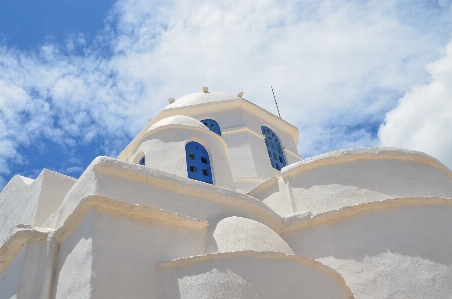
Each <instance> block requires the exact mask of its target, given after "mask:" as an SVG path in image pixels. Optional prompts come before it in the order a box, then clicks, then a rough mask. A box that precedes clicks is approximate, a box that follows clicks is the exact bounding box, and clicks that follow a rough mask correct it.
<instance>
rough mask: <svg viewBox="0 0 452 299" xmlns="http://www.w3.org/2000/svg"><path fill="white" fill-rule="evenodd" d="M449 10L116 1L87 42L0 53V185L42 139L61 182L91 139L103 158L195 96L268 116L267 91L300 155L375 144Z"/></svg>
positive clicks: (440, 41)
mask: <svg viewBox="0 0 452 299" xmlns="http://www.w3.org/2000/svg"><path fill="white" fill-rule="evenodd" d="M450 6H451V5H450V1H445V0H444V1H440V2H438V3H436V4H432V3H431V2H427V1H421V0H419V1H405V0H399V1H396V0H392V1H385V2H383V3H382V2H381V1H373V0H370V1H345V0H344V1H331V0H322V1H317V0H316V1H314V0H312V1H311V0H306V1H302V2H300V1H271V0H269V1H257V2H256V1H219V2H218V1H215V2H211V1H210V2H205V1H164V2H154V1H153V2H149V1H144V0H119V1H118V2H116V3H115V5H114V6H113V8H112V10H111V12H110V15H109V17H108V19H107V20H106V27H105V29H104V30H102V31H101V32H99V34H98V36H97V38H96V39H95V40H94V41H93V42H88V41H87V40H86V39H85V38H84V36H83V33H80V34H73V35H71V36H68V38H67V39H66V40H65V41H62V42H61V43H56V42H54V43H46V44H44V45H43V46H42V47H41V48H39V49H37V50H36V51H35V52H25V51H21V50H17V49H11V48H8V47H6V46H1V45H0V115H1V118H0V148H1V149H2V150H1V152H0V176H2V177H3V181H4V182H5V178H8V177H10V175H11V174H12V173H11V171H12V170H11V169H12V167H13V166H15V167H17V165H23V167H24V168H26V167H30V164H29V163H30V162H29V159H28V157H27V156H26V155H24V154H23V152H24V151H23V148H24V147H30V146H35V144H38V143H40V142H42V141H43V140H49V141H51V142H52V143H55V144H58V145H59V146H60V147H61V149H62V150H64V151H67V154H68V155H69V156H70V158H71V159H72V160H71V161H74V162H73V164H68V165H65V166H64V169H67V172H68V174H69V175H73V174H74V171H75V170H78V169H83V168H84V167H86V165H82V164H83V163H81V162H80V161H81V160H80V159H78V158H77V157H76V155H77V153H74V151H71V148H72V149H73V148H77V147H82V146H87V147H88V146H89V145H93V144H94V143H96V144H97V143H99V146H100V147H101V152H100V153H98V154H107V155H111V156H115V155H116V154H118V152H119V151H121V150H122V147H123V146H124V145H125V144H126V143H127V142H128V141H129V140H130V139H131V138H132V137H133V136H134V135H135V134H136V133H137V132H138V131H139V130H140V129H141V128H142V127H143V126H144V125H145V123H146V121H147V119H148V118H150V117H153V115H155V114H156V113H158V111H159V110H160V109H161V108H163V107H164V106H165V105H166V104H167V102H166V99H168V98H170V97H174V98H178V97H180V96H183V95H185V94H188V93H191V92H196V91H199V90H201V88H202V87H203V86H209V88H210V89H211V90H217V91H225V92H230V93H236V92H239V91H243V92H245V95H244V97H245V98H246V99H248V100H250V101H252V102H255V103H256V104H258V105H260V106H262V107H264V108H265V109H267V110H269V111H271V112H273V113H276V109H275V107H274V103H273V97H272V93H271V89H270V85H272V86H273V87H274V88H275V94H276V97H277V99H278V102H279V106H280V110H281V114H282V117H283V118H284V119H286V120H287V121H289V122H291V123H292V124H294V125H295V126H297V127H298V128H299V129H300V146H299V151H300V153H301V154H302V155H303V156H305V157H308V156H312V155H315V154H319V153H322V152H325V151H328V150H332V149H337V148H346V147H357V146H370V145H379V144H380V140H379V138H378V136H377V128H378V127H379V125H380V124H381V123H382V121H383V120H384V118H385V115H386V113H387V112H388V111H390V110H392V109H393V108H394V107H396V105H397V101H398V99H399V98H400V97H402V96H403V94H405V93H406V92H407V91H408V90H410V89H411V88H412V86H414V85H420V84H426V83H427V82H428V81H427V80H428V78H429V77H428V76H429V73H428V72H427V71H426V69H425V66H426V65H427V64H428V63H429V62H431V61H434V60H436V59H438V57H439V55H440V54H441V52H440V49H441V48H442V47H443V46H444V45H445V44H446V43H447V42H448V41H449V40H450V32H451V29H452V22H451V21H450V20H451V19H452V17H451V10H450ZM431 68H433V66H431V67H430V69H429V71H430V72H432V69H431ZM412 92H413V91H412ZM406 97H408V95H406V96H405V97H404V98H406ZM401 103H403V100H402V101H401ZM402 105H403V104H400V107H402ZM397 109H399V108H396V110H394V112H393V113H392V114H390V115H388V118H387V119H386V128H387V129H385V128H382V129H381V130H380V136H381V138H382V141H383V144H392V143H393V142H392V141H387V139H385V137H384V136H385V134H386V133H384V132H385V130H389V129H390V128H391V123H392V122H393V121H392V120H391V119H392V118H394V117H395V116H394V117H392V116H391V115H397V111H398V110H397ZM401 109H402V108H401ZM399 110H400V109H399ZM410 128H413V126H411V127H410ZM410 128H407V130H408V131H409V130H410ZM391 130H392V129H391ZM38 141H39V142H38ZM391 142H392V143H391ZM406 145H407V146H404V147H410V146H412V145H413V143H406ZM449 145H450V144H449ZM44 146H45V142H44ZM449 148H451V147H450V146H449ZM427 152H428V151H427ZM435 154H436V152H435ZM435 154H434V155H435ZM438 154H440V152H438ZM449 167H450V165H449ZM69 172H71V173H69ZM1 186H2V182H1V180H0V187H1Z"/></svg>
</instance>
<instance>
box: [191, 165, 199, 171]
mask: <svg viewBox="0 0 452 299" xmlns="http://www.w3.org/2000/svg"><path fill="white" fill-rule="evenodd" d="M197 171H198V169H197V168H196V166H194V165H190V172H197Z"/></svg>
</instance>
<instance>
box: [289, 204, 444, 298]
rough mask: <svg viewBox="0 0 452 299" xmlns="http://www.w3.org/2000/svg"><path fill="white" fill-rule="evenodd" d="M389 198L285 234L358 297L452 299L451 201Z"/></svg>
mask: <svg viewBox="0 0 452 299" xmlns="http://www.w3.org/2000/svg"><path fill="white" fill-rule="evenodd" d="M391 202H393V201H392V200H389V202H388V206H387V208H386V209H384V208H381V209H376V210H365V211H364V210H363V212H361V213H359V211H357V213H355V214H354V215H349V216H348V217H342V216H340V215H339V216H338V217H336V218H332V219H331V220H330V221H327V220H326V219H325V221H324V222H322V223H319V224H317V225H310V226H306V227H302V228H300V229H295V230H292V231H289V232H287V233H285V234H283V235H282V237H283V239H284V240H285V241H286V242H287V243H288V244H289V245H290V247H291V248H292V249H293V251H294V252H295V254H296V255H300V256H304V257H307V258H312V259H315V260H318V261H321V262H322V263H324V264H326V265H328V266H330V267H332V268H333V269H335V270H337V271H338V272H339V273H340V274H341V275H342V276H343V277H344V279H345V281H346V283H347V285H348V286H349V287H350V288H351V290H352V291H353V294H354V296H355V298H357V299H358V298H452V280H450V278H451V275H452V268H451V266H450V265H451V264H452V251H451V250H450V248H451V246H452V238H451V237H450V233H449V231H450V227H451V225H452V217H450V215H451V213H452V204H451V203H452V200H444V201H442V204H439V203H438V204H434V201H427V200H426V202H425V204H422V203H421V202H420V203H418V204H413V205H403V206H396V207H391ZM445 203H448V204H445ZM366 205H369V204H363V209H364V207H365V206H366ZM358 208H359V207H356V209H358ZM331 214H332V215H334V213H331Z"/></svg>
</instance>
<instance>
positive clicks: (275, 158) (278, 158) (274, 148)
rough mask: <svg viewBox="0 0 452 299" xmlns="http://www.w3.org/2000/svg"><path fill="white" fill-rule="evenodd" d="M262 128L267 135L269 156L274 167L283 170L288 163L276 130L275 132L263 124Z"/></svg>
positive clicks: (266, 143)
mask: <svg viewBox="0 0 452 299" xmlns="http://www.w3.org/2000/svg"><path fill="white" fill-rule="evenodd" d="M261 130H262V134H264V136H265V145H266V146H267V151H268V156H269V157H270V162H271V164H272V167H273V168H275V169H277V170H281V168H283V167H284V166H286V165H287V164H286V159H285V158H284V153H283V150H282V147H281V142H280V141H279V139H278V136H276V134H275V132H273V131H272V130H271V129H270V128H268V127H266V126H262V127H261Z"/></svg>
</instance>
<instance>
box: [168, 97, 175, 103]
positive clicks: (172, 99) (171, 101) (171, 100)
mask: <svg viewBox="0 0 452 299" xmlns="http://www.w3.org/2000/svg"><path fill="white" fill-rule="evenodd" d="M174 101H176V100H175V99H174V98H169V99H168V103H170V104H172V103H174Z"/></svg>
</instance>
